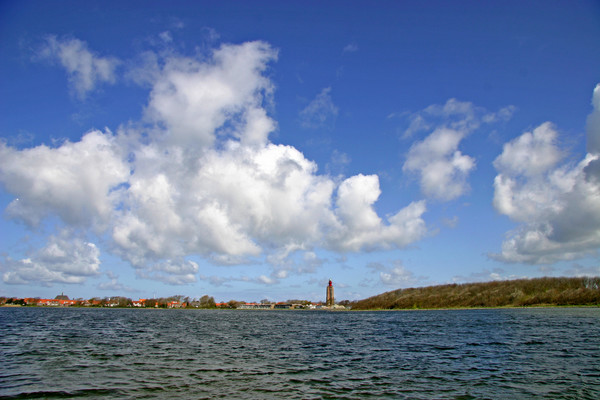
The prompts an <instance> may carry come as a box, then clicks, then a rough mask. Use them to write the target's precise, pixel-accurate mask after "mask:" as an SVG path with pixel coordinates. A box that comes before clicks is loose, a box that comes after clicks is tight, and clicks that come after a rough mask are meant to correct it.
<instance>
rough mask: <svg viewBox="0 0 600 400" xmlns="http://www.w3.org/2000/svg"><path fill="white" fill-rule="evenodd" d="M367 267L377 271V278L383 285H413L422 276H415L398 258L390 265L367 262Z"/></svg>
mask: <svg viewBox="0 0 600 400" xmlns="http://www.w3.org/2000/svg"><path fill="white" fill-rule="evenodd" d="M367 268H370V269H372V270H373V271H375V272H378V273H379V280H380V282H381V283H382V284H383V285H386V286H392V287H396V288H397V287H407V286H410V285H414V284H415V283H417V282H418V281H419V280H420V279H424V278H423V277H421V278H417V277H416V276H415V274H414V273H412V272H411V271H409V270H407V269H406V268H405V267H404V266H403V265H402V262H401V261H400V260H396V261H394V262H393V263H392V266H386V265H384V264H381V263H376V262H374V263H369V265H367Z"/></svg>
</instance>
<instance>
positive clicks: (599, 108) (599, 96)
mask: <svg viewBox="0 0 600 400" xmlns="http://www.w3.org/2000/svg"><path fill="white" fill-rule="evenodd" d="M592 107H593V111H592V113H591V114H590V115H589V116H588V119H587V151H588V153H592V154H600V83H599V84H597V85H596V87H595V88H594V94H593V96H592Z"/></svg>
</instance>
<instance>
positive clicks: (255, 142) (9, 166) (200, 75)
mask: <svg viewBox="0 0 600 400" xmlns="http://www.w3.org/2000/svg"><path fill="white" fill-rule="evenodd" d="M49 49H50V50H49V51H50V54H53V55H56V56H57V57H59V58H60V59H61V62H63V61H62V60H63V58H64V59H65V60H66V61H64V62H63V65H65V67H66V68H67V69H68V71H69V73H70V74H71V79H72V82H73V84H74V85H75V87H76V88H77V91H78V93H80V94H85V93H87V92H88V91H89V90H92V89H93V88H94V85H95V83H96V82H98V81H109V80H110V79H112V76H113V75H112V73H113V71H114V65H115V64H113V63H111V62H109V61H106V60H105V59H100V58H98V57H97V56H93V55H90V54H91V53H90V52H89V50H87V46H86V45H85V43H83V42H80V41H77V40H73V41H70V42H66V43H65V42H58V41H57V40H56V39H51V40H50V41H49ZM71 58H75V59H78V60H79V62H74V63H70V62H68V60H71ZM276 58H277V51H276V50H275V49H273V48H272V47H271V46H270V45H268V44H267V43H264V42H248V43H244V44H241V45H222V46H221V47H220V48H218V49H216V50H214V51H213V52H212V53H211V54H208V55H204V56H198V57H184V56H174V55H170V56H168V57H167V58H166V59H164V60H162V62H161V63H160V65H161V67H159V69H158V70H156V69H153V70H152V71H148V74H145V75H144V76H146V77H151V79H152V81H151V83H152V87H151V91H150V95H149V99H148V103H147V106H146V108H145V115H144V120H143V121H140V122H139V123H137V124H133V125H129V126H128V127H127V128H121V129H119V130H118V132H116V133H112V132H111V131H108V130H106V131H104V132H101V131H97V130H94V131H90V132H88V133H86V134H85V135H83V137H82V138H81V140H80V141H78V142H69V141H66V142H64V143H62V144H61V145H59V146H57V147H48V146H45V145H41V146H37V147H34V148H27V149H18V148H14V147H11V146H8V145H6V144H5V143H2V144H0V181H1V182H2V183H3V184H4V186H5V187H6V189H7V191H8V192H10V193H12V194H13V195H15V197H16V199H15V200H14V201H13V202H12V203H11V204H10V205H9V207H8V208H7V210H6V213H7V215H8V216H9V217H10V218H13V219H15V220H19V221H23V222H25V223H27V224H28V225H29V226H30V227H32V228H35V227H37V226H40V225H41V224H43V223H44V221H45V220H47V219H48V218H53V217H58V218H59V220H60V221H61V222H62V224H63V225H64V226H65V227H66V228H68V229H72V230H78V232H83V233H86V234H90V232H93V233H94V234H96V235H97V236H98V237H103V238H106V241H107V243H108V244H107V248H108V249H110V251H111V252H112V253H113V254H116V255H119V256H120V257H121V258H122V259H124V260H126V261H128V262H129V263H130V264H131V265H132V266H133V267H134V268H135V270H136V272H137V274H138V276H140V277H143V278H149V279H157V280H161V281H164V282H167V283H171V284H186V283H190V282H194V281H195V280H196V279H197V275H198V273H199V272H200V267H199V265H198V264H197V263H196V262H194V261H191V260H189V257H190V256H200V257H203V258H205V259H207V260H209V261H212V262H213V263H215V264H235V263H247V262H251V260H252V259H256V258H259V257H265V259H267V260H275V261H274V267H277V264H279V263H280V262H281V260H283V259H285V258H286V257H287V256H288V255H289V254H291V253H293V252H296V251H305V252H307V254H309V255H310V254H311V253H310V252H311V251H312V249H316V248H324V249H331V250H335V251H340V252H356V251H368V250H374V249H380V248H386V249H387V248H399V247H404V246H406V245H408V244H410V243H413V242H415V241H418V240H420V239H421V238H422V237H423V236H424V235H425V234H426V233H427V229H426V226H425V222H424V221H423V219H422V215H423V213H425V211H426V207H425V203H424V202H422V201H421V202H413V203H410V204H408V205H407V206H406V207H404V208H402V209H400V210H399V211H398V212H396V213H395V214H394V215H392V216H390V217H388V218H382V217H380V216H378V215H377V213H376V212H375V210H374V208H373V206H374V204H375V202H376V201H377V199H378V197H379V195H380V188H379V179H378V177H377V176H376V175H360V174H359V175H356V176H351V177H349V178H347V179H344V180H342V181H341V182H339V181H337V180H335V179H333V178H331V177H330V176H327V175H320V174H319V173H318V168H317V165H316V164H315V163H314V162H313V161H311V160H308V159H306V158H305V157H304V155H303V154H302V153H301V152H300V151H299V150H297V149H296V148H294V147H291V146H285V145H276V144H274V143H272V142H270V140H269V134H270V133H271V132H273V131H274V130H275V129H276V126H277V124H276V123H275V121H273V120H272V119H271V117H270V116H269V115H268V113H267V109H268V105H269V102H270V101H271V96H272V92H273V90H274V86H273V83H272V82H271V81H270V80H269V78H268V76H267V74H268V67H269V64H270V63H271V62H272V61H274V60H276ZM82 60H87V61H82ZM102 60H105V61H102ZM156 66H157V65H154V66H153V67H152V68H156ZM137 73H140V71H137ZM315 101H316V103H315V102H313V103H314V104H313V103H311V104H313V105H314V107H312V106H310V105H309V110H308V111H306V113H305V114H306V115H307V116H314V115H318V114H319V113H318V112H317V111H318V110H320V109H321V108H322V105H323V104H325V106H327V107H326V108H327V109H328V110H329V111H328V112H329V113H331V112H332V111H333V110H334V109H333V108H332V107H331V106H332V103H331V104H330V96H329V90H327V89H326V90H324V91H323V92H322V93H321V94H320V95H319V96H317V99H315ZM311 107H312V108H311ZM313 108H314V110H313ZM311 118H312V117H311ZM61 240H63V239H61ZM64 240H65V242H64V243H63V242H61V243H62V244H61V245H60V246H58V245H57V239H56V238H52V237H51V238H50V239H49V242H48V245H47V247H46V248H45V249H49V248H51V247H52V248H56V247H57V246H58V247H60V249H61V252H60V254H61V255H60V257H61V258H60V260H62V261H60V262H59V261H56V260H54V259H52V258H51V257H49V256H47V254H46V253H47V252H48V251H49V250H48V251H46V250H42V251H40V252H39V253H36V254H33V256H32V257H30V258H29V259H23V260H21V261H11V260H7V261H6V262H5V263H4V264H5V267H8V269H10V270H11V272H8V273H5V274H4V277H3V278H4V281H5V282H7V283H26V282H31V281H36V280H37V281H43V282H66V281H68V282H80V281H81V280H82V279H85V277H86V276H90V275H91V274H92V273H93V274H95V273H97V272H98V268H99V262H98V249H97V248H96V247H95V245H93V244H92V243H89V242H86V244H85V245H83V244H81V243H79V245H74V244H71V245H67V242H66V239H64ZM74 243H76V242H74ZM82 249H87V250H88V251H87V253H86V252H84V251H83V250H82ZM89 249H93V250H94V251H93V252H92V251H91V250H89ZM68 260H71V261H73V262H74V263H73V267H72V268H75V269H77V270H78V271H80V273H79V274H77V273H74V272H72V271H64V270H63V269H64V265H66V263H68ZM276 260H279V261H276ZM36 271H42V272H43V273H40V275H39V276H42V278H34V275H35V274H34V272H36ZM283 272H284V273H283V274H278V273H277V271H274V274H273V276H272V277H270V278H269V277H266V276H265V277H263V278H261V281H262V282H263V283H265V284H270V283H272V282H273V281H274V280H275V279H277V278H279V277H285V276H286V274H287V271H283ZM36 273H37V272H36Z"/></svg>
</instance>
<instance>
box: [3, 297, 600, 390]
mask: <svg viewBox="0 0 600 400" xmlns="http://www.w3.org/2000/svg"><path fill="white" fill-rule="evenodd" d="M0 397H1V398H27V399H29V398H48V399H53V398H80V397H87V398H98V399H101V398H105V399H219V398H221V399H367V398H370V399H383V398H390V399H434V398H435V399H534V398H535V399H540V398H546V399H598V398H600V309H598V308H537V309H485V310H444V311H441V310H440V311H390V312H327V311H268V310H267V311H262V310H257V311H253V310H243V311H242V310H154V309H82V308H0Z"/></svg>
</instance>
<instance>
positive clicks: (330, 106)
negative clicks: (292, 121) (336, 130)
mask: <svg viewBox="0 0 600 400" xmlns="http://www.w3.org/2000/svg"><path fill="white" fill-rule="evenodd" d="M337 115H338V108H337V106H336V105H335V104H334V103H333V100H332V99H331V88H330V87H327V88H324V89H323V90H321V93H319V94H318V95H317V96H316V97H315V98H314V99H313V100H312V101H311V102H310V103H308V105H307V106H306V107H305V108H304V109H303V110H302V111H300V123H301V124H302V126H303V127H305V128H312V129H316V128H323V127H329V128H331V127H333V125H334V124H335V119H336V118H337Z"/></svg>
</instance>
